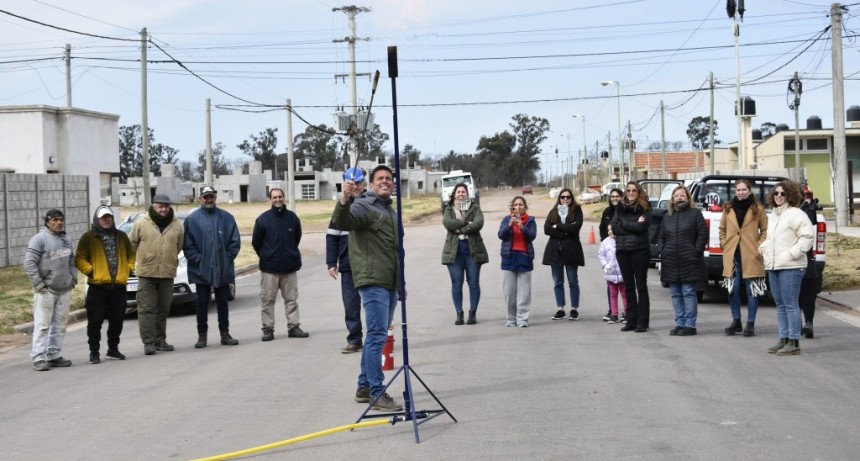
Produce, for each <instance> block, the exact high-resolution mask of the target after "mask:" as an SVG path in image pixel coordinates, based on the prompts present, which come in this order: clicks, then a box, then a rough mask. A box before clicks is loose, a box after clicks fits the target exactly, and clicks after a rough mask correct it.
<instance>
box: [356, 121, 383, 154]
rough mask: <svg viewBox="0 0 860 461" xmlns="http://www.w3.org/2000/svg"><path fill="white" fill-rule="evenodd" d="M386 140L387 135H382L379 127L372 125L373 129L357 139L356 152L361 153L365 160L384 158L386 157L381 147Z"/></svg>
mask: <svg viewBox="0 0 860 461" xmlns="http://www.w3.org/2000/svg"><path fill="white" fill-rule="evenodd" d="M388 139H389V137H388V134H387V133H383V132H382V130H380V129H379V125H377V124H375V123H374V124H373V129H372V130H370V131H368V132H365V134H364V135H363V136H361V137H359V139H358V144H359V148H358V150H359V152H361V154H360V155H361V156H362V157H363V158H365V159H367V158H370V159H375V158H377V157H385V156H386V155H385V152H384V151H383V150H382V147H383V146H384V145H385V143H387V142H388Z"/></svg>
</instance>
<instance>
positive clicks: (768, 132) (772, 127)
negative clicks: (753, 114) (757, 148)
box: [761, 122, 776, 139]
mask: <svg viewBox="0 0 860 461" xmlns="http://www.w3.org/2000/svg"><path fill="white" fill-rule="evenodd" d="M775 134H776V123H771V122H764V123H762V124H761V139H767V138H769V137H771V136H773V135H775Z"/></svg>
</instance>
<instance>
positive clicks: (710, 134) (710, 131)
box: [696, 72, 714, 174]
mask: <svg viewBox="0 0 860 461" xmlns="http://www.w3.org/2000/svg"><path fill="white" fill-rule="evenodd" d="M708 82H709V84H710V86H711V114H710V119H709V120H710V123H708V147H710V149H711V162H710V163H711V171H710V173H711V174H714V73H713V72H711V75H710V77H708ZM698 159H699V154H696V163H699V160H698Z"/></svg>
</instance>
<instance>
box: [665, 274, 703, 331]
mask: <svg viewBox="0 0 860 461" xmlns="http://www.w3.org/2000/svg"><path fill="white" fill-rule="evenodd" d="M669 292H670V293H672V308H673V309H675V326H678V327H684V328H696V317H697V316H698V309H699V302H698V300H697V299H696V282H672V283H669Z"/></svg>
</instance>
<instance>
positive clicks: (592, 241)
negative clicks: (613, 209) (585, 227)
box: [588, 226, 597, 245]
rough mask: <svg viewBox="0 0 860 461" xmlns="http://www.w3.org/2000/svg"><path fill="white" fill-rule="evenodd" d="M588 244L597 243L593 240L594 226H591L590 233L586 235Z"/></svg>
mask: <svg viewBox="0 0 860 461" xmlns="http://www.w3.org/2000/svg"><path fill="white" fill-rule="evenodd" d="M588 244H589V245H595V244H597V241H596V240H595V238H594V226H591V232H589V233H588Z"/></svg>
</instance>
